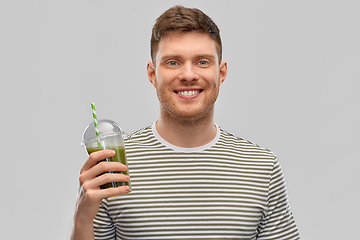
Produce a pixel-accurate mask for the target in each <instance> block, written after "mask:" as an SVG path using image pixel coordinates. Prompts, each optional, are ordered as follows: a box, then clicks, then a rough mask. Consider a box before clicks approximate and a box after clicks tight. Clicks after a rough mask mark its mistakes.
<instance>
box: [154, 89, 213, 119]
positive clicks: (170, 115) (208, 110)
mask: <svg viewBox="0 0 360 240" xmlns="http://www.w3.org/2000/svg"><path fill="white" fill-rule="evenodd" d="M214 88H215V89H214V90H215V92H214V95H213V97H212V98H211V99H209V100H208V101H206V102H205V103H202V105H201V107H200V108H201V109H202V110H201V111H199V110H198V112H195V113H191V112H189V111H184V110H180V109H179V108H178V107H177V106H176V104H175V103H173V102H170V103H169V102H168V101H166V100H164V99H163V97H162V94H161V90H159V91H157V95H158V99H159V102H160V114H161V116H162V118H163V119H167V120H168V121H169V122H172V123H174V124H179V125H182V126H193V125H197V124H202V123H206V122H208V121H213V117H214V106H215V102H216V100H217V97H218V95H219V86H215V87H214ZM192 111H197V110H192Z"/></svg>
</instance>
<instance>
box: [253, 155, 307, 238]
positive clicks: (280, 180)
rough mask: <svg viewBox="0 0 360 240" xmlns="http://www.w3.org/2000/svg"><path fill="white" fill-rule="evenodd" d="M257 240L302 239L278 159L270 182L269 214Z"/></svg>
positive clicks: (261, 226)
mask: <svg viewBox="0 0 360 240" xmlns="http://www.w3.org/2000/svg"><path fill="white" fill-rule="evenodd" d="M257 239H258V240H265V239H266V240H269V239H277V240H278V239H282V240H285V239H292V240H295V239H300V236H299V231H298V228H297V226H296V223H295V219H294V217H293V214H292V212H291V208H290V204H289V200H288V194H287V190H286V184H285V178H284V174H283V172H282V170H281V166H280V164H279V162H278V161H277V159H275V162H274V167H273V171H272V174H271V178H270V182H269V192H268V201H267V212H266V214H265V216H264V218H263V219H262V221H261V224H260V226H259V234H258V237H257Z"/></svg>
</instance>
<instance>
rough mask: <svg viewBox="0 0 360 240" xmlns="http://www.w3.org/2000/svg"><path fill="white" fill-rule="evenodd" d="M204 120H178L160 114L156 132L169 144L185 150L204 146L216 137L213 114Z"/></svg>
mask: <svg viewBox="0 0 360 240" xmlns="http://www.w3.org/2000/svg"><path fill="white" fill-rule="evenodd" d="M209 114H210V116H207V117H204V118H202V119H197V120H194V119H178V118H171V117H169V116H168V117H165V116H164V114H160V118H159V120H158V121H157V122H156V125H155V126H156V131H157V132H158V134H159V135H160V136H161V137H162V138H163V139H164V140H165V141H167V142H169V143H171V144H173V145H175V146H178V147H184V148H194V147H200V146H203V145H205V144H207V143H209V142H211V141H212V140H213V139H214V138H215V136H216V127H215V124H214V118H213V112H212V113H209Z"/></svg>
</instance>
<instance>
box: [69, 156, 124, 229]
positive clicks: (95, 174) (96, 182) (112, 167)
mask: <svg viewBox="0 0 360 240" xmlns="http://www.w3.org/2000/svg"><path fill="white" fill-rule="evenodd" d="M114 155H115V151H113V150H101V151H97V152H93V153H91V154H90V156H89V158H88V159H87V161H86V162H85V164H84V166H83V167H82V169H81V171H80V177H79V181H80V192H79V197H78V201H77V206H76V214H75V217H77V218H78V219H79V218H80V219H81V221H85V222H91V223H92V221H93V219H94V218H95V216H96V214H97V212H98V210H99V205H100V203H101V200H102V199H103V198H107V197H111V196H117V195H122V194H125V193H127V192H128V191H129V190H130V188H129V187H128V186H121V187H117V188H107V189H100V186H101V185H103V184H105V183H108V182H128V181H129V180H130V177H129V176H127V175H124V174H119V173H106V172H108V171H119V172H122V171H126V169H127V167H126V165H123V164H121V163H118V162H106V161H103V162H100V163H98V162H99V161H101V160H103V159H105V158H109V157H112V156H114ZM101 173H105V174H102V175H100V174H101ZM99 175H100V176H99Z"/></svg>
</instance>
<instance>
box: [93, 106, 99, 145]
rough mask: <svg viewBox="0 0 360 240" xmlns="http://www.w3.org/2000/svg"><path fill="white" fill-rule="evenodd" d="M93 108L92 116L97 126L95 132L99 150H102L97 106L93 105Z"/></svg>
mask: <svg viewBox="0 0 360 240" xmlns="http://www.w3.org/2000/svg"><path fill="white" fill-rule="evenodd" d="M91 108H92V114H93V118H94V124H95V132H96V139H97V143H98V146H99V148H101V142H100V138H99V135H100V134H99V126H98V123H97V116H96V111H95V104H94V103H91Z"/></svg>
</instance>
